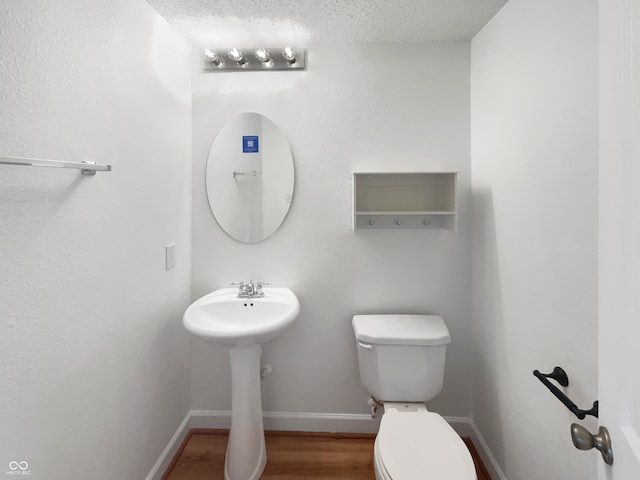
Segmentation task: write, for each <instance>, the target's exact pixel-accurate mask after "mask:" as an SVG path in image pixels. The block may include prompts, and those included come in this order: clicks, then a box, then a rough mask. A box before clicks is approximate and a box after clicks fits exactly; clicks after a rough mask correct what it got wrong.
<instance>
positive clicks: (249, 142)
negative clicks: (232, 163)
mask: <svg viewBox="0 0 640 480" xmlns="http://www.w3.org/2000/svg"><path fill="white" fill-rule="evenodd" d="M257 151H258V136H257V135H255V136H243V137H242V152H243V153H254V152H257Z"/></svg>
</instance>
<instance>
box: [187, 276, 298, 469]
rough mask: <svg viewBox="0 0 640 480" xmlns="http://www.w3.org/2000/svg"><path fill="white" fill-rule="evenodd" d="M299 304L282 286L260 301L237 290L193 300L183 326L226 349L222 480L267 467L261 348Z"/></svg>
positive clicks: (269, 290) (271, 289)
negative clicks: (227, 421)
mask: <svg viewBox="0 0 640 480" xmlns="http://www.w3.org/2000/svg"><path fill="white" fill-rule="evenodd" d="M299 312H300V303H299V302H298V298H297V297H296V296H295V294H294V293H293V292H292V291H291V290H290V289H289V288H286V287H264V296H263V297H250V298H239V297H238V289H237V288H221V289H219V290H216V291H214V292H212V293H210V294H208V295H205V296H204V297H202V298H200V299H199V300H196V301H195V302H194V303H193V304H192V305H191V306H190V307H189V308H188V309H187V311H186V312H185V313H184V317H183V325H184V327H185V328H186V329H187V330H188V331H189V332H190V333H192V334H193V335H196V336H198V337H200V338H202V339H203V340H205V341H207V342H209V343H211V344H212V345H214V346H220V347H226V348H229V357H230V360H231V429H230V431H229V442H228V445H227V456H226V460H225V466H224V477H225V480H257V479H259V478H260V475H261V474H262V472H263V470H264V467H265V466H266V464H267V452H266V449H265V443H264V427H263V423H262V401H261V395H260V356H261V354H262V349H261V348H260V344H261V343H263V342H266V341H267V340H270V339H272V338H273V337H275V336H276V335H278V334H279V333H280V332H282V331H283V330H284V329H285V328H287V327H288V326H289V325H291V323H293V321H294V320H295V319H296V318H297V317H298V313H299Z"/></svg>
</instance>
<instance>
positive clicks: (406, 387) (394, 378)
mask: <svg viewBox="0 0 640 480" xmlns="http://www.w3.org/2000/svg"><path fill="white" fill-rule="evenodd" d="M353 330H354V333H355V336H356V343H357V348H358V363H359V367H360V379H361V381H362V384H363V385H364V387H365V388H366V389H367V391H368V392H369V393H370V394H371V396H372V398H373V399H374V400H375V401H377V403H380V404H382V406H383V407H384V414H383V416H382V420H381V422H380V429H379V431H378V435H377V436H376V440H375V446H374V468H375V475H376V479H377V480H422V479H424V480H477V477H476V471H475V467H474V464H473V459H472V458H471V454H470V453H469V450H468V449H467V447H466V446H465V444H464V442H463V441H462V439H461V438H460V436H459V435H458V434H457V433H456V432H455V431H454V430H453V428H451V426H450V425H449V424H448V423H447V422H446V421H445V420H444V419H443V418H442V417H441V416H440V415H438V414H437V413H434V412H429V411H428V410H427V408H426V406H425V402H427V401H429V400H431V399H432V398H434V397H435V396H436V395H438V394H439V393H440V391H441V390H442V386H443V381H444V360H445V353H446V348H447V344H448V343H449V342H450V341H451V337H450V335H449V330H448V329H447V326H446V325H445V323H444V320H443V319H442V317H439V316H437V315H356V316H354V317H353Z"/></svg>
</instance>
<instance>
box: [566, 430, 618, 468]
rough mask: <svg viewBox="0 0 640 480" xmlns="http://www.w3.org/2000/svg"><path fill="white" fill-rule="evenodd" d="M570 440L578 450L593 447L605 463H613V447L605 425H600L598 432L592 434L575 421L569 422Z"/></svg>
mask: <svg viewBox="0 0 640 480" xmlns="http://www.w3.org/2000/svg"><path fill="white" fill-rule="evenodd" d="M571 440H572V441H573V445H574V446H575V447H576V448H577V449H578V450H591V449H592V448H595V449H596V450H598V451H600V453H601V454H602V459H603V460H604V463H606V464H607V465H613V448H612V447H611V437H610V436H609V431H608V430H607V429H606V427H600V429H599V430H598V433H596V434H595V435H592V434H591V433H590V432H589V430H587V429H586V428H584V427H583V426H582V425H578V424H577V423H572V424H571Z"/></svg>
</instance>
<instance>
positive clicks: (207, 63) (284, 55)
mask: <svg viewBox="0 0 640 480" xmlns="http://www.w3.org/2000/svg"><path fill="white" fill-rule="evenodd" d="M245 51H253V52H254V55H249V56H245V55H244V54H243V53H242V50H240V49H239V48H235V47H234V48H231V49H229V50H213V49H209V48H207V49H205V50H203V60H204V64H203V68H204V70H210V71H215V72H222V71H229V72H239V71H248V70H253V71H256V70H258V71H259V70H262V71H264V70H304V68H305V53H306V52H305V50H304V49H303V48H292V47H288V46H287V47H280V48H265V47H259V48H253V49H251V50H248V49H247V50H245ZM271 52H274V53H273V55H272V53H271ZM275 52H281V54H277V55H276V54H275Z"/></svg>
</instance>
